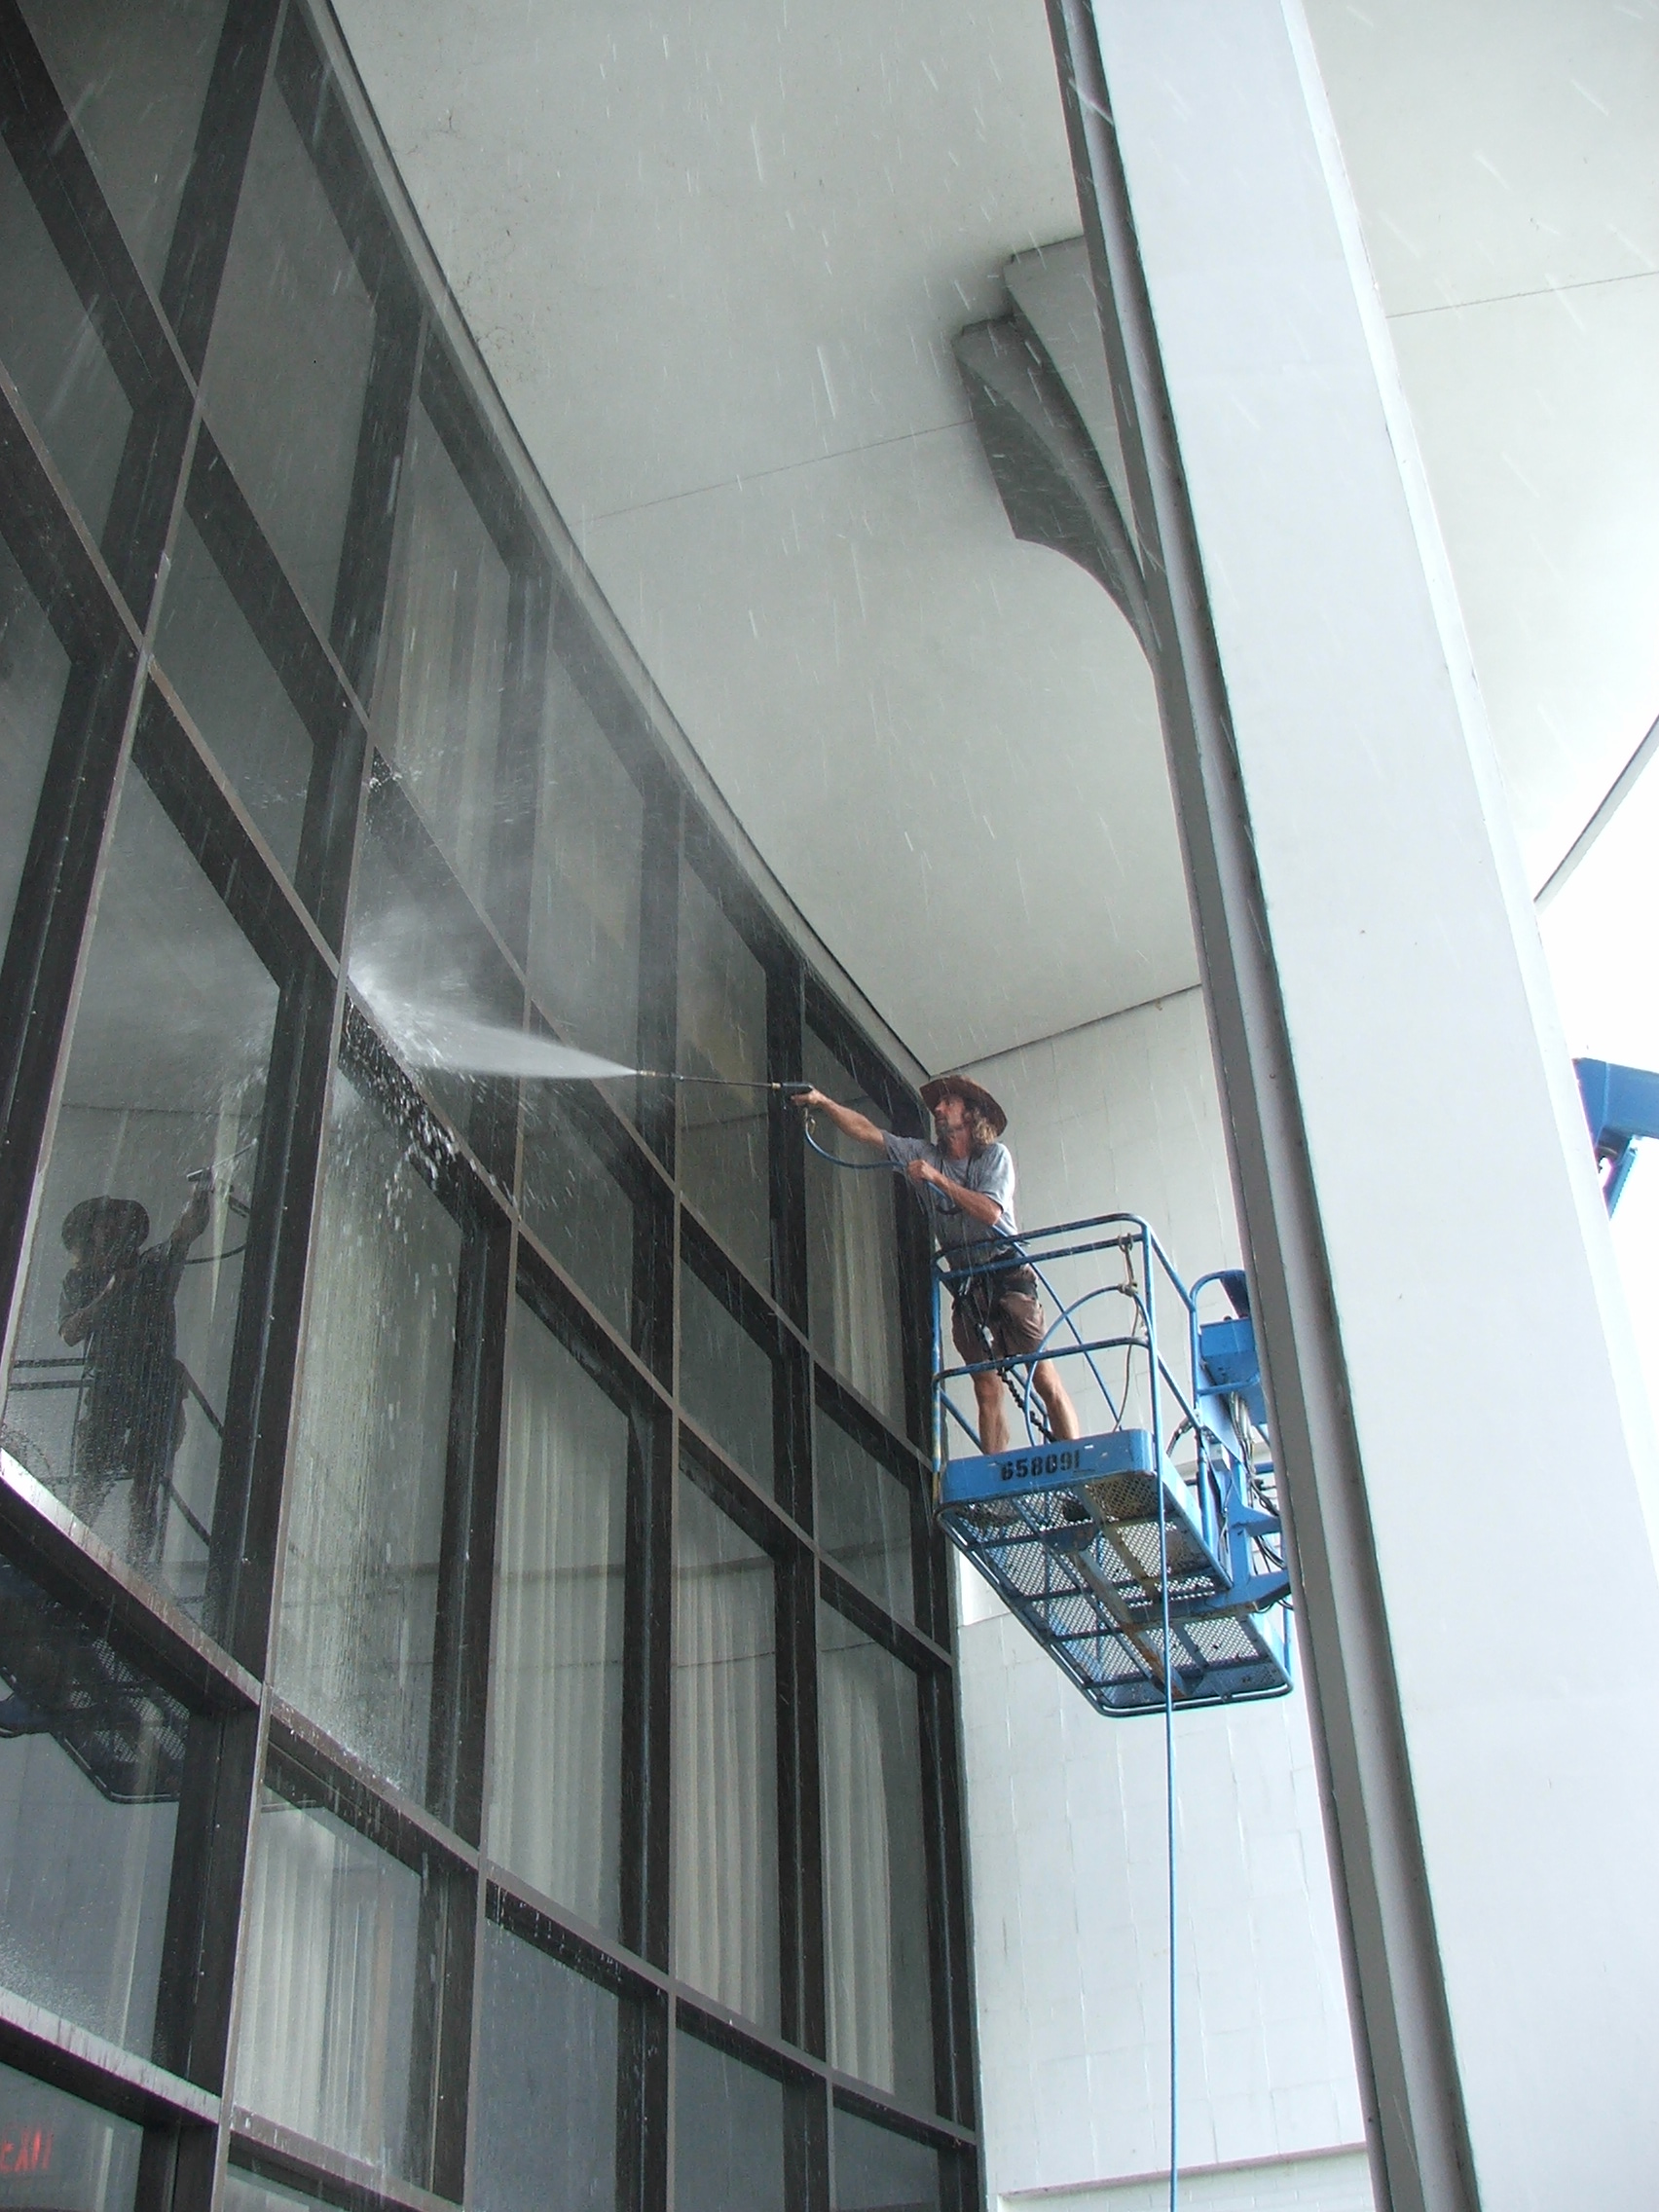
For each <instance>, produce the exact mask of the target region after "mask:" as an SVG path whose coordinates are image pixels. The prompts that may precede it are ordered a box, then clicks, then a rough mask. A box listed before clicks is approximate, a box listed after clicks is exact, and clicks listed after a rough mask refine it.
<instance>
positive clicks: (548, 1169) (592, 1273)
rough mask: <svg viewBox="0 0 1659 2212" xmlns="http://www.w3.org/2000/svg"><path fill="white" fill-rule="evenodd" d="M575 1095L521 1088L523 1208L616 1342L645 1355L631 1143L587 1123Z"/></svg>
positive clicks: (562, 1089) (551, 1087)
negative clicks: (637, 1291) (638, 1307)
mask: <svg viewBox="0 0 1659 2212" xmlns="http://www.w3.org/2000/svg"><path fill="white" fill-rule="evenodd" d="M573 1088H574V1086H570V1087H567V1086H564V1085H559V1084H551V1083H542V1084H534V1083H533V1084H526V1086H525V1087H524V1156H523V1167H522V1170H521V1181H520V1204H521V1206H522V1209H523V1212H524V1218H525V1221H526V1222H527V1223H528V1225H529V1226H530V1228H531V1229H532V1230H533V1231H534V1232H535V1235H537V1236H538V1237H539V1238H540V1240H541V1242H542V1243H543V1244H545V1245H546V1247H547V1249H548V1251H549V1252H551V1253H552V1255H553V1257H554V1259H556V1260H557V1261H558V1262H559V1265H560V1266H561V1267H562V1268H564V1269H565V1270H566V1271H567V1272H569V1273H570V1274H571V1275H572V1276H573V1277H574V1279H575V1280H576V1281H577V1282H578V1283H580V1285H581V1287H582V1288H583V1290H585V1291H586V1292H587V1294H588V1296H589V1297H590V1298H591V1299H592V1300H593V1302H594V1304H595V1305H596V1306H597V1307H598V1308H599V1309H600V1311H601V1312H602V1313H603V1314H604V1315H605V1317H606V1319H607V1320H608V1321H609V1322H610V1323H611V1325H612V1326H613V1327H614V1328H615V1330H616V1331H617V1333H618V1335H619V1336H622V1337H625V1338H626V1339H627V1340H628V1341H629V1342H630V1343H631V1344H632V1345H633V1346H634V1347H635V1349H636V1350H643V1349H644V1348H645V1347H644V1338H645V1333H646V1332H645V1328H644V1327H643V1326H642V1325H641V1324H642V1323H644V1321H645V1315H644V1314H638V1315H637V1314H636V1312H635V1302H634V1239H635V1213H634V1206H635V1201H634V1198H633V1195H632V1193H631V1191H630V1189H629V1184H630V1182H631V1181H633V1180H634V1178H633V1177H630V1176H629V1175H628V1174H627V1170H626V1165H625V1161H626V1155H625V1154H624V1152H623V1149H622V1148H623V1145H624V1144H625V1142H626V1140H625V1139H623V1138H621V1137H618V1136H611V1135H608V1133H607V1132H606V1131H605V1129H604V1124H602V1123H600V1122H598V1121H596V1120H590V1119H589V1118H588V1117H587V1116H586V1115H584V1114H583V1112H582V1108H581V1101H580V1099H579V1098H573V1097H572V1096H571V1090H572V1089H573ZM640 1173H641V1175H642V1176H643V1174H644V1173H645V1170H644V1169H643V1168H642V1169H641V1170H640Z"/></svg>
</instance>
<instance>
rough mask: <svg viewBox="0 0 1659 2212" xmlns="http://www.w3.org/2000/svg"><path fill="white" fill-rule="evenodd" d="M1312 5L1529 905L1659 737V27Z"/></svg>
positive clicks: (1323, 1) (1527, 6)
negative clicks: (1650, 735) (1643, 744)
mask: <svg viewBox="0 0 1659 2212" xmlns="http://www.w3.org/2000/svg"><path fill="white" fill-rule="evenodd" d="M1306 4H1307V7H1308V13H1309V19H1310V22H1311V25H1312V29H1313V35H1314V43H1315V46H1316V49H1317V52H1318V55H1319V63H1320V68H1321V72H1322V74H1323V76H1324V79H1325V83H1326V88H1327V90H1328V92H1329V94H1330V98H1331V104H1332V108H1333V110H1334V112H1335V115H1336V120H1337V125H1338V129H1339V131H1340V134H1341V137H1342V142H1343V151H1344V155H1345V158H1346V163H1347V166H1348V173H1349V176H1350V178H1351V180H1352V183H1353V186H1354V192H1355V196H1356V198H1357V200H1358V202H1359V207H1360V215H1361V220H1362V222H1363V224H1364V228H1365V234H1366V241H1367V245H1368V248H1369V251H1370V255H1371V260H1372V265H1373V268H1374V270H1375V272H1376V275H1377V280H1378V285H1379V288H1380V290H1381V293H1382V296H1383V306H1384V308H1385V310H1386V312H1387V313H1388V317H1389V324H1390V328H1391V330H1392V333H1393V338H1394V345H1395V349H1396V350H1397V353H1398V357H1399V361H1400V367H1401V371H1402V374H1403V377H1404V380H1405V385H1406V389H1407V392H1408V395H1409V397H1410V400H1411V404H1412V410H1413V414H1414V417H1415V419H1416V422H1417V426H1418V432H1419V440H1420V442H1421V445H1422V449H1423V457H1424V461H1425V463H1426V465H1427V469H1428V474H1429V481H1430V485H1431V488H1432V491H1433V495H1434V499H1435V504H1436V508H1437V510H1438V513H1439V516H1440V522H1441V528H1442V530H1443V532H1444V534H1445V536H1446V541H1447V548H1448V552H1449V554H1450V556H1451V561H1452V566H1453V571H1454V573H1455V575H1456V582H1457V590H1458V597H1459V599H1460V601H1461V603H1462V607H1463V611H1464V616H1465V619H1466V621H1467V624H1468V628H1469V637H1470V643H1471V645H1472V647H1473V650H1474V655H1475V663H1476V668H1477V670H1478V673H1479V676H1480V680H1481V687H1482V691H1483V694H1484V696H1485V699H1486V703H1487V709H1488V713H1489V715H1490V717H1491V719H1492V724H1493V736H1494V739H1495V741H1496V745H1497V750H1498V755H1499V758H1500V760H1501V762H1502V765H1503V770H1504V774H1505V777H1506V780H1507V782H1508V785H1509V790H1510V794H1511V800H1512V803H1513V806H1514V811H1515V818H1516V827H1517V830H1518V831H1519V834H1520V839H1521V845H1522V850H1523V853H1524V856H1525V859H1526V862H1527V865H1528V866H1529V869H1530V874H1531V879H1532V882H1533V885H1534V887H1536V886H1537V885H1538V884H1539V883H1541V882H1542V881H1543V879H1544V878H1545V877H1546V876H1547V875H1548V874H1549V872H1550V870H1551V869H1552V868H1553V867H1554V866H1555V864H1556V863H1557V861H1559V860H1560V859H1561V857H1562V855H1563V853H1564V852H1565V851H1566V849H1567V846H1568V845H1570V844H1571V842H1572V840H1573V838H1574V837H1575V836H1576V835H1577V833H1578V831H1579V830H1580V829H1582V827H1583V826H1584V823H1585V822H1586V820H1587V819H1588V818H1589V816H1590V814H1591V813H1592V812H1593V811H1594V809H1595V807H1596V805H1597V804H1598V802H1599V801H1600V799H1601V797H1602V795H1603V793H1604V792H1605V791H1606V789H1607V787H1608V786H1609V785H1610V784H1611V782H1612V780H1613V778H1614V776H1615V775H1616V774H1617V773H1618V770H1619V769H1620V767H1622V765H1623V764H1624V762H1625V760H1626V759H1627V758H1628V756H1630V754H1631V753H1632V752H1633V751H1634V750H1635V748H1636V746H1637V744H1638V742H1639V741H1640V739H1641V736H1642V734H1643V732H1644V731H1645V730H1646V728H1647V726H1648V724H1649V723H1650V722H1651V721H1652V719H1653V718H1654V716H1655V714H1659V127H1656V122H1655V119H1656V117H1659V5H1656V4H1655V0H1366V4H1365V5H1363V6H1362V5H1360V4H1358V0H1306Z"/></svg>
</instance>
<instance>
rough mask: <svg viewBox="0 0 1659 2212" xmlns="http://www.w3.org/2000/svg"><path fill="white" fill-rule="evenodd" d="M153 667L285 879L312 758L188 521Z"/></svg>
mask: <svg viewBox="0 0 1659 2212" xmlns="http://www.w3.org/2000/svg"><path fill="white" fill-rule="evenodd" d="M156 658H157V660H158V661H159V662H160V664H161V666H162V668H163V669H164V671H165V672H166V675H167V676H168V678H169V679H170V680H171V682H172V685H173V688H174V689H175V690H176V691H177V693H178V695H179V697H180V699H181V700H182V701H183V702H184V706H185V709H186V711H187V712H188V713H189V715H190V717H191V719H192V720H193V721H194V722H195V724H196V726H197V728H198V730H199V731H200V732H201V734H202V735H203V738H205V739H206V741H207V743H208V745H209V746H210V747H211V748H212V751H213V756H214V757H215V758H216V759H217V761H218V763H219V765H220V767H221V768H223V769H224V771H225V774H226V775H227V776H228V777H229V779H230V781H231V783H232V784H233V785H234V786H235V787H236V792H237V795H238V797H239V798H240V800H241V802H242V804H243V805H244V806H245V807H246V808H247V811H248V813H249V814H250V815H251V817H252V818H253V821H254V824H255V826H256V827H257V828H258V830H260V832H261V833H262V835H263V836H264V838H265V840H266V842H267V844H269V845H270V847H271V849H272V851H273V852H274V853H275V854H276V858H277V860H278V861H279V862H280V863H281V865H282V866H283V867H285V868H286V869H287V871H288V874H289V876H290V878H291V877H292V876H293V874H294V871H295V866H296V864H297V863H298V860H299V857H300V835H301V831H302V830H303V829H304V827H305V815H306V792H307V789H308V787H309V785H310V782H311V775H312V763H313V746H312V741H311V733H310V732H309V731H308V730H307V728H306V725H305V723H304V722H303V721H302V720H301V719H300V717H299V715H298V713H297V712H296V711H295V708H294V704H293V701H292V700H291V699H290V698H289V696H288V694H287V692H286V691H285V690H284V689H283V687H282V682H281V679H280V678H279V677H278V676H277V674H276V670H275V669H274V668H273V667H272V665H271V663H270V661H269V660H268V659H267V658H266V656H265V654H264V653H263V651H261V649H260V646H259V642H258V640H257V639H256V638H255V637H254V634H253V632H252V630H251V629H249V627H248V624H247V618H246V617H245V615H244V614H243V613H242V611H241V608H240V607H239V606H238V605H237V603H236V600H235V598H234V597H233V595H232V592H231V588H230V586H229V584H228V583H226V581H225V579H224V577H223V576H222V575H221V574H220V572H219V569H218V566H217V564H216V563H215V561H214V559H213V556H212V555H211V554H210V553H209V552H208V550H207V547H206V546H205V544H204V543H203V539H202V535H201V533H200V532H199V531H198V529H197V527H196V525H195V523H194V522H192V521H191V519H190V517H189V515H188V514H186V515H183V516H181V517H180V519H179V526H178V535H177V538H176V540H175V542H174V546H173V556H172V566H171V569H170V570H169V571H168V574H167V582H166V595H165V597H164V599H163V601H162V617H161V622H160V624H159V626H158V629H157V634H156Z"/></svg>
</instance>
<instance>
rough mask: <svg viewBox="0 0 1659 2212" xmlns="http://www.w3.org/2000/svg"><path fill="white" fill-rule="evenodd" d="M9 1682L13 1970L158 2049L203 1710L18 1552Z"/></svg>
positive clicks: (6, 1927)
mask: <svg viewBox="0 0 1659 2212" xmlns="http://www.w3.org/2000/svg"><path fill="white" fill-rule="evenodd" d="M0 1683H3V1685H4V1690H5V1695H4V1696H3V1697H0V1982H3V1983H4V1984H5V1986H6V1987H7V1988H8V1989H10V1990H13V1991H15V1992H16V1993H17V1995H18V1996H19V1997H25V1998H27V1999H28V2000H29V2002H30V2003H31V2004H34V2005H39V2006H41V2007H42V2008H43V2009H45V2010H46V2011H48V2012H56V2013H60V2014H61V2015H62V2017H63V2018H65V2019H67V2020H73V2021H74V2022H75V2024H76V2025H77V2026H78V2027H83V2028H90V2029H91V2030H92V2034H93V2035H96V2036H102V2037H103V2038H104V2039H105V2040H106V2041H107V2042H109V2043H115V2044H120V2045H122V2046H124V2047H125V2048H127V2049H128V2050H132V2051H136V2052H137V2053H138V2055H139V2056H140V2057H141V2058H148V2057H149V2056H150V2054H151V2046H152V2038H153V2031H154V2027H155V2017H156V1991H157V1986H158V1982H159V1979H160V1975H161V1964H162V1939H163V1936H164V1933H165V1930H166V1914H167V1894H168V1888H169V1884H170V1879H171V1868H172V1849H173V1833H174V1829H175V1827H176V1825H177V1821H178V1801H179V1792H180V1789H181V1787H182V1784H183V1776H184V1758H185V1747H186V1740H187V1737H188V1734H189V1729H190V1715H189V1714H188V1713H187V1712H186V1711H185V1709H184V1707H183V1706H181V1705H180V1704H179V1703H178V1702H177V1700H176V1699H174V1698H171V1697H169V1696H167V1694H166V1692H165V1691H163V1690H159V1689H157V1688H156V1687H155V1686H154V1685H153V1684H152V1683H150V1682H148V1681H146V1680H145V1678H144V1677H143V1676H142V1675H140V1674H139V1672H138V1671H137V1669H136V1668H135V1667H133V1666H132V1665H131V1664H130V1662H129V1661H128V1660H126V1659H124V1658H123V1657H121V1656H120V1654H119V1653H117V1652H116V1651H114V1650H113V1649H112V1648H111V1647H110V1645H109V1644H108V1643H107V1642H105V1641H104V1640H103V1638H101V1637H100V1636H97V1635H96V1634H95V1633H94V1632H93V1631H92V1629H91V1628H89V1627H87V1626H86V1625H85V1623H83V1622H82V1621H81V1620H80V1619H79V1618H78V1617H77V1616H76V1614H75V1613H74V1612H72V1611H71V1610H70V1608H69V1607H68V1606H66V1605H64V1604H59V1603H58V1602H57V1601H56V1600H55V1599H54V1598H50V1597H48V1596H47V1595H46V1593H45V1592H44V1591H42V1590H41V1589H40V1588H39V1587H38V1586H37V1585H36V1584H35V1583H34V1582H33V1581H31V1580H30V1578H29V1577H28V1576H27V1575H26V1574H24V1573H23V1572H22V1570H21V1569H20V1568H19V1567H15V1566H14V1565H13V1564H12V1563H11V1561H9V1560H5V1559H0ZM4 2170H5V2169H4V2168H3V2167H0V2173H3V2172H4Z"/></svg>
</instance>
